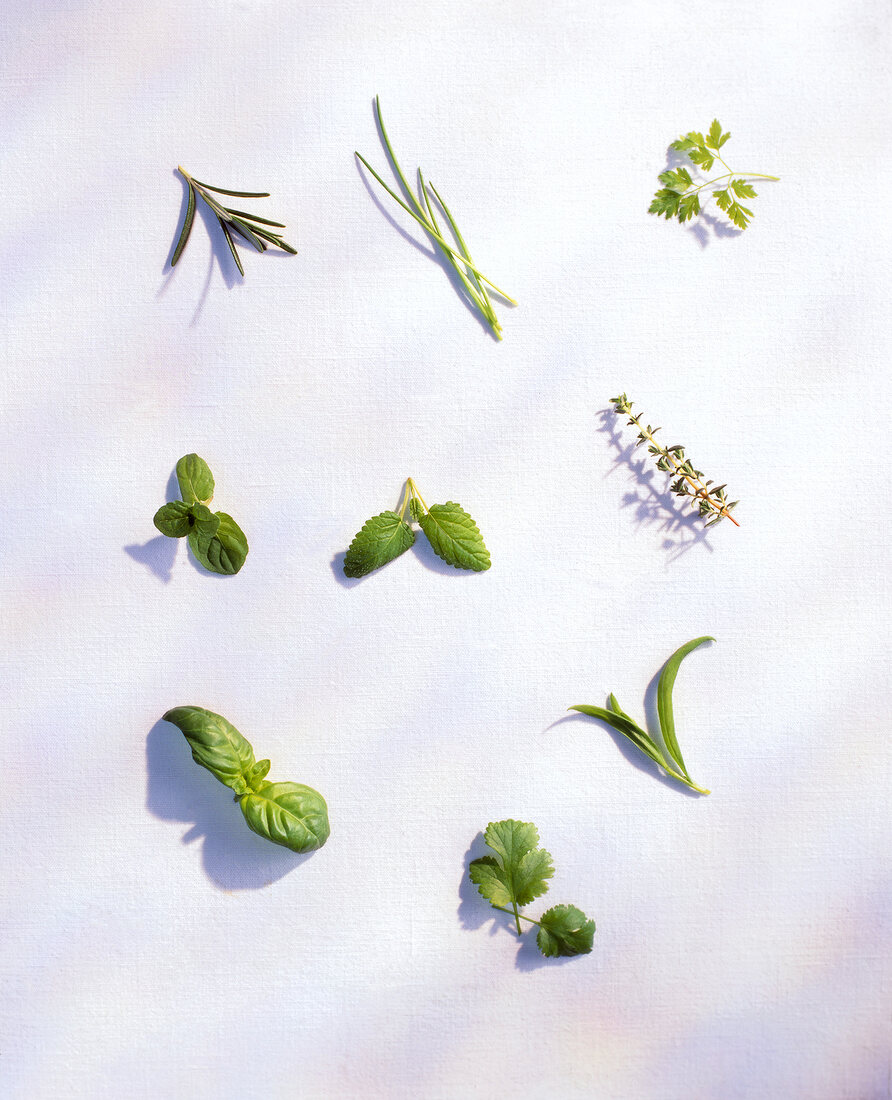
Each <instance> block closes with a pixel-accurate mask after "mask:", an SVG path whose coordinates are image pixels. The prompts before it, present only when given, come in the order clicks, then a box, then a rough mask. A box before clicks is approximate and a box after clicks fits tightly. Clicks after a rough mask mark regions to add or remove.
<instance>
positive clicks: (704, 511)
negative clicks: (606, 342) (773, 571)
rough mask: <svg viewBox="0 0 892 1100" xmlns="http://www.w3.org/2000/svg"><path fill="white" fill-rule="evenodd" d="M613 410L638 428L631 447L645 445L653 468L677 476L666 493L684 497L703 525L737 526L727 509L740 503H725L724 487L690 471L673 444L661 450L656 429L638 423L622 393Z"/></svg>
mask: <svg viewBox="0 0 892 1100" xmlns="http://www.w3.org/2000/svg"><path fill="white" fill-rule="evenodd" d="M610 401H611V404H612V405H613V411H614V412H615V413H619V414H620V415H624V416H628V418H629V423H630V424H634V425H635V427H636V428H637V429H638V438H637V439H636V440H635V446H636V447H638V446H640V445H641V444H642V443H647V444H648V448H647V449H648V452H649V453H650V454H652V455H654V457H655V458H656V460H657V469H658V470H663V471H664V472H665V473H668V474H670V475H674V476H677V480H675V481H673V482H672V483H671V485H670V486H669V488H670V491H671V492H673V493H675V495H676V496H679V497H688V499H689V500H690V502H691V507H692V508H696V509H697V511H698V512H699V513H700V516H701V518H703V519H705V520H706V521H707V522H706V526H707V527H712V525H713V524H714V523H719V522H720V521H721V520H723V519H729V520H731V522H732V523H733V524H734V526H735V527H739V526H740V524H739V523H738V522H737V520H736V519H735V518H734V517H733V516H732V515H731V509H732V508H736V507H737V505H738V504H739V503H740V501H738V500H732V501H730V502H729V501H728V498H727V496H726V494H725V489H726V488H727V486H726V485H714V484H713V482H712V480H711V479H710V480H708V481H704V480H703V471H702V470H696V469H694V466H693V464H692V462H691V460H690V459H689V458H685V453H684V447H683V445H682V444H680V443H675V444H673V446H671V447H661V446H660V444H659V443H657V441H656V440H655V439H654V436H655V435H656V434H657V432H658V431H661V429H660V428H652V427H651V426H650V424H647V425H644V424H642V423H641V415H640V414H639V415H637V416H636V415H635V414H634V413H633V412H632V405H633V404H634V402H633V401H630V400H629V399H628V398H627V397H626V395H625V394H624V393H621V394H620V395H619V397H611V398H610Z"/></svg>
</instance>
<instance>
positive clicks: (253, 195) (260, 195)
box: [192, 176, 269, 199]
mask: <svg viewBox="0 0 892 1100" xmlns="http://www.w3.org/2000/svg"><path fill="white" fill-rule="evenodd" d="M192 178H193V179H194V180H195V177H194V176H193V177H192ZM195 182H196V183H197V184H198V186H199V187H206V188H207V189H208V191H216V192H217V194H218V195H234V196H235V197H236V198H237V199H268V198H269V191H229V190H227V189H226V188H225V187H214V185H213V184H211V183H202V182H201V180H195Z"/></svg>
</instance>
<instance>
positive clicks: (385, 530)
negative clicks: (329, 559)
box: [344, 512, 415, 577]
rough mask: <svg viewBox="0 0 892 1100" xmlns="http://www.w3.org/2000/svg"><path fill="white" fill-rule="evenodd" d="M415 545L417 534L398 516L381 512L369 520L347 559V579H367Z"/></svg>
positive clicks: (358, 535) (394, 513)
mask: <svg viewBox="0 0 892 1100" xmlns="http://www.w3.org/2000/svg"><path fill="white" fill-rule="evenodd" d="M414 542H415V532H414V531H413V530H412V528H411V527H410V526H409V524H408V523H406V521H405V520H404V519H401V518H400V517H399V516H398V515H397V513H396V512H382V513H381V514H380V515H377V516H372V518H371V519H370V520H367V521H366V522H365V523H364V524H363V526H362V528H361V530H360V531H358V532H357V534H356V536H355V537H354V539H353V541H352V542H351V543H350V547H349V549H348V550H347V553H346V555H345V556H344V575H345V576H347V577H364V576H365V575H366V574H367V573H371V572H372V571H373V570H375V569H380V568H381V566H382V565H386V564H387V563H388V562H389V561H393V559H394V558H398V557H399V556H400V554H403V553H405V551H406V550H408V549H409V547H410V546H411V545H412V543H414Z"/></svg>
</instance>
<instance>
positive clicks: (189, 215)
mask: <svg viewBox="0 0 892 1100" xmlns="http://www.w3.org/2000/svg"><path fill="white" fill-rule="evenodd" d="M186 189H187V190H188V192H189V195H188V197H187V199H186V216H185V217H184V218H183V228H182V230H181V231H180V239H179V240H178V241H177V246H176V248H175V249H174V252H173V257H172V258H171V261H170V266H171V267H176V265H177V260H178V259H179V258H180V256H182V254H183V249H184V248H185V247H186V242H187V241H188V240H189V234H190V233H191V232H192V223H193V221H194V220H195V188H194V187H193V186H192V184H191V183H189V181H188V180H187V181H186Z"/></svg>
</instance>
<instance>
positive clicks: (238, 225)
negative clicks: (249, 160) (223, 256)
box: [170, 167, 297, 275]
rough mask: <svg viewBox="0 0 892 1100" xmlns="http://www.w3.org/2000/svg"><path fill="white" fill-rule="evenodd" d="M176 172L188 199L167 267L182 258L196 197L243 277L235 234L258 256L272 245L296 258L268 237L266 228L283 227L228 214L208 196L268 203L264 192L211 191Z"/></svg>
mask: <svg viewBox="0 0 892 1100" xmlns="http://www.w3.org/2000/svg"><path fill="white" fill-rule="evenodd" d="M177 171H178V172H179V173H180V175H181V176H182V177H183V179H184V180H185V181H186V183H187V184H188V185H189V198H188V200H187V202H186V216H185V218H184V219H183V228H182V229H181V231H180V237H179V240H178V241H177V246H176V248H175V249H174V250H173V257H172V259H171V261H170V266H171V267H176V264H177V261H178V260H179V258H180V256H182V254H183V249H184V248H185V247H186V242H187V241H188V240H189V234H190V233H191V232H192V223H193V221H194V220H195V196H196V195H200V196H201V197H202V199H204V201H205V202H206V203H207V204H208V206H209V207H210V208H211V210H212V212H213V213H214V215H215V217H216V219H217V221H218V222H219V223H220V228H221V229H222V231H223V237H224V239H225V241H226V243H227V244H228V245H229V251H230V252H231V253H232V258H233V260H235V266H236V267H237V268H238V269H239V271H240V272H241V273H242V275H244V274H245V269H244V268H243V267H242V261H241V259H240V257H239V254H238V251H237V250H236V247H235V238H234V237H233V233H237V234H238V235H239V236H240V237H243V238H244V239H245V240H246V241H247V242H248V243H249V244H252V245H253V246H254V247H255V248H256V249H257V251H258V252H266V250H267V248H269V246H270V245H274V246H275V247H276V248H281V249H282V251H283V252H290V253H291V255H292V256H296V255H297V249H296V248H292V247H291V245H290V244H288V243H287V242H286V241H283V240H282V238H281V237H280V236H279V235H278V234H277V233H271V232H270V230H269V229H268V228H267V227H268V226H273V228H275V229H284V228H285V226H284V225H283V224H282V223H281V222H271V221H269V220H268V219H267V218H259V217H257V215H256V214H246V213H245V211H244V210H232V209H230V208H229V207H226V206H223V205H222V203H219V202H218V201H217V200H216V199H215V198H214V196H213V195H211V194H210V192H211V191H214V192H215V193H216V194H218V195H234V196H235V197H236V198H240V199H268V198H269V192H268V191H228V190H227V189H226V188H225V187H213V186H212V185H211V184H209V183H202V182H201V180H197V179H195V178H194V177H193V176H190V175H189V173H188V172H187V171H186V169H185V168H182V167H179V168H177Z"/></svg>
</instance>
